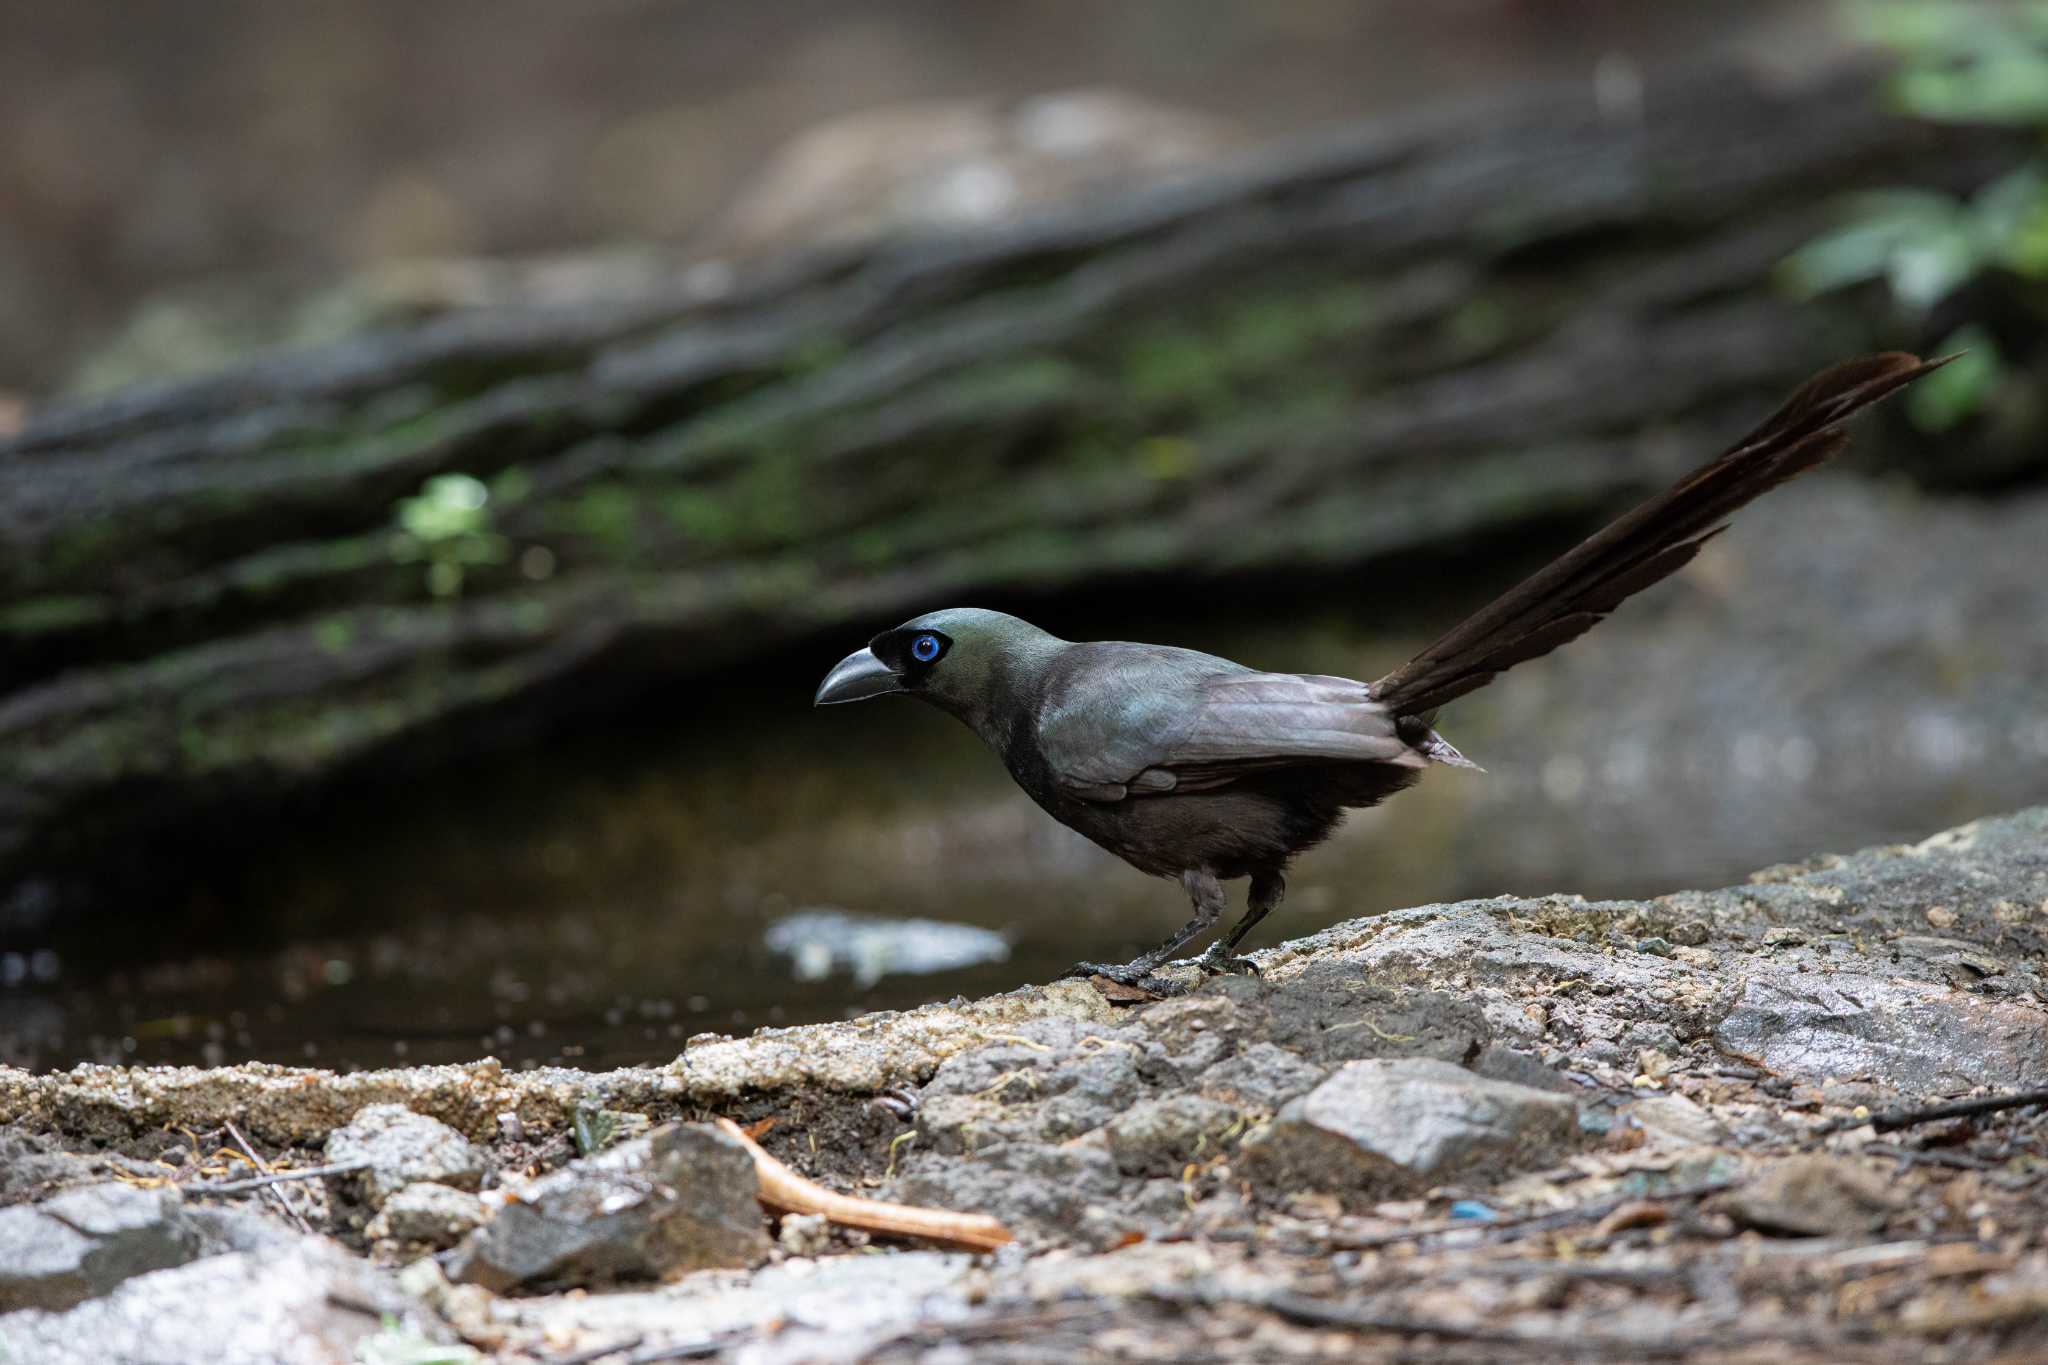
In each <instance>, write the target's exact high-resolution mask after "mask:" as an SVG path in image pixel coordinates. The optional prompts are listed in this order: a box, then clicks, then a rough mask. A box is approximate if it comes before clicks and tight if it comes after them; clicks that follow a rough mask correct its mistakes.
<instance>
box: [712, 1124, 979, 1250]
mask: <svg viewBox="0 0 2048 1365" xmlns="http://www.w3.org/2000/svg"><path fill="white" fill-rule="evenodd" d="M717 1122H718V1126H719V1128H720V1130H721V1131H723V1132H724V1133H725V1134H726V1135H727V1136H728V1137H730V1138H732V1139H733V1140H735V1141H736V1142H739V1143H741V1144H742V1145H744V1146H745V1147H746V1149H747V1151H748V1152H749V1153H751V1154H752V1155H753V1158H754V1173H755V1175H756V1176H758V1177H759V1179H760V1181H761V1196H760V1197H761V1202H762V1203H763V1204H765V1205H767V1206H768V1207H769V1208H771V1209H774V1210H775V1211H777V1212H778V1213H817V1214H823V1215H824V1216H825V1218H826V1219H828V1220H829V1221H831V1222H834V1223H837V1224H839V1225H840V1226H842V1227H849V1228H861V1229H863V1230H864V1231H867V1232H880V1233H885V1234H887V1235H889V1236H892V1237H921V1238H923V1239H924V1240H926V1241H928V1242H944V1243H946V1244H948V1245H950V1246H957V1247H964V1248H966V1249H967V1250H969V1251H994V1250H995V1249H996V1248H997V1247H999V1246H1002V1245H1004V1244H1005V1243H1007V1242H1009V1241H1011V1240H1012V1238H1011V1236H1010V1230H1009V1229H1008V1228H1006V1227H1004V1226H1003V1225H1002V1224H1001V1223H999V1222H997V1221H996V1220H995V1219H993V1218H991V1217H989V1216H988V1215H987V1214H981V1213H954V1212H953V1211H952V1210H950V1209H928V1208H919V1207H916V1206H914V1205H910V1204H885V1203H883V1202H881V1201H880V1200H877V1199H859V1198H855V1197H854V1196H853V1195H850V1194H840V1193H839V1192H838V1191H836V1190H828V1189H826V1188H825V1187H824V1186H823V1185H820V1184H817V1183H816V1182H814V1181H810V1180H806V1179H804V1178H803V1177H802V1176H800V1175H798V1174H797V1173H796V1172H795V1171H792V1170H791V1169H789V1167H787V1166H785V1165H783V1164H782V1163H781V1162H780V1161H777V1160H776V1159H775V1158H774V1157H772V1156H770V1155H768V1153H767V1152H765V1151H763V1150H762V1149H761V1145H760V1144H759V1143H757V1142H755V1141H754V1140H753V1139H752V1138H750V1137H748V1136H747V1134H746V1130H745V1129H743V1128H741V1127H740V1126H739V1125H738V1124H737V1123H734V1122H733V1121H732V1120H731V1119H719V1120H718V1121H717Z"/></svg>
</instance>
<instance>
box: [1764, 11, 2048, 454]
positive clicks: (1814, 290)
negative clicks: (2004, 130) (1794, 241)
mask: <svg viewBox="0 0 2048 1365" xmlns="http://www.w3.org/2000/svg"><path fill="white" fill-rule="evenodd" d="M1848 12H1849V15H1850V19H1851V22H1852V24H1853V25H1854V26H1855V28H1856V30H1857V32H1858V33H1859V34H1860V35H1861V36H1863V37H1866V38H1868V39H1870V40H1872V41H1874V42H1877V43H1879V44H1881V45H1883V46H1885V47H1887V48H1889V49H1891V50H1892V51H1893V52H1894V53H1896V54H1897V56H1898V58H1899V61H1900V68H1899V71H1898V73H1897V75H1896V76H1895V77H1894V80H1893V85H1892V94H1893V98H1894V99H1895V100H1896V101H1897V103H1898V105H1899V107H1900V108H1901V109H1903V110H1904V111H1905V112H1907V113H1909V114H1912V115H1914V116H1915V117H1918V118H1924V119H1927V120H1930V121H1933V122H1943V123H2000V124H2012V125H2017V126H2020V127H2030V128H2038V129H2040V130H2042V131H2043V132H2044V133H2048V0H2014V2H2013V3H1993V2H1991V0H1987V2H1986V3H1983V4H1961V3H1955V2H1954V0H1876V2H1875V3H1862V4H1857V5H1854V6H1852V7H1850V9H1849V11H1848ZM1991 271H2005V272H2009V273H2011V274H2013V275H2016V276H2018V277H2020V278H2022V279H2028V280H2048V153H2037V154H2036V155H2035V156H2034V157H2033V158H2032V159H2031V160H2029V161H2028V162H2027V163H2026V164H2025V165H2022V166H2020V167H2019V168H2018V169H2016V170H2014V171H2012V172H2011V173H2009V174H2007V175H2005V176H2002V177H2001V178H1999V179H1997V180H1995V181H1993V182H1992V183H1991V184H1989V185H1987V186H1985V187H1984V188H1982V189H1981V190H1979V191H1977V192H1976V193H1975V194H1973V195H1970V196H1968V197H1966V198H1959V197H1956V196H1954V195H1949V194H1944V193H1941V192H1939V191H1934V190H1909V189H1899V190H1886V191H1881V192H1878V193H1874V194H1865V195H1859V196H1857V197H1855V198H1853V199H1851V200H1849V201H1848V202H1847V204H1845V206H1844V215H1843V223H1842V225H1841V226H1840V227H1839V228H1836V229H1835V230H1834V231H1832V232H1829V233H1826V234H1825V235H1823V236H1821V237H1818V238H1816V239H1814V240H1813V241H1811V242H1809V243H1807V244H1806V245H1805V246H1804V247H1801V248H1800V249H1799V250H1798V251H1796V252H1794V253H1793V254H1792V255H1791V256H1790V257H1789V258H1787V260H1786V261H1785V264H1784V268H1783V279H1784V281H1785V283H1786V285H1787V286H1788V287H1789V288H1790V289H1792V290H1793V291H1794V292H1795V293H1797V294H1799V295H1801V296H1802V297H1810V296H1812V295H1816V294H1821V293H1825V292H1827V291H1829V290H1834V289H1840V288H1843V287H1845V286H1847V285H1852V284H1861V283H1864V282H1867V281H1872V280H1881V281H1883V282H1884V284H1885V286H1886V287H1887V289H1888V290H1889V291H1890V293H1891V296H1892V298H1893V299H1894V300H1895V301H1896V302H1897V303H1898V305H1899V306H1900V307H1901V308H1903V309H1905V310H1907V311H1908V312H1909V313H1913V314H1916V315H1921V316H1924V315H1926V314H1927V313H1929V312H1930V311H1931V310H1932V309H1933V308H1934V307H1935V306H1936V305H1937V304H1939V303H1941V302H1942V301H1943V300H1944V299H1947V298H1949V297H1950V296H1952V295H1953V294H1954V293H1955V292H1956V291H1957V290H1959V289H1961V288H1962V287H1963V286H1964V285H1966V284H1969V283H1970V282H1972V281H1973V280H1976V279H1978V278H1979V277H1981V276H1983V275H1984V274H1986V273H1988V272H1991ZM1941 349H1942V350H1944V351H1967V352H1968V355H1967V357H1966V358H1965V359H1963V360H1961V361H1958V362H1957V363H1955V364H1953V365H1951V366H1949V367H1948V368H1947V369H1945V370H1942V371H1940V372H1938V373H1936V374H1934V375H1931V376H1929V377H1928V380H1927V382H1925V383H1923V384H1920V385H1918V386H1916V387H1915V389H1914V390H1913V392H1912V393H1911V394H1910V395H1908V411H1909V412H1910V414H1911V416H1912V418H1913V420H1914V422H1915V423H1917V424H1918V425H1919V426H1921V427H1922V428H1923V429H1927V430H1941V429H1944V428H1946V427H1950V426H1953V425H1955V424H1956V423H1957V422H1960V421H1962V420H1964V419H1965V418H1967V417H1969V416H1971V415H1972V414H1973V413H1975V412H1977V411H1979V410H1980V409H1981V407H1982V406H1983V404H1984V402H1985V400H1986V399H1987V398H1988V397H1989V395H1990V394H1991V392H1992V391H1993V390H1994V389H1995V388H1996V387H1997V385H1998V382H1999V380H2000V377H2001V373H2002V370H2003V358H2002V357H2001V355H2000V354H1999V350H1998V347H1997V345H1996V343H1995V342H1994V340H1993V338H1992V336H1991V334H1990V332H1989V331H1988V330H1986V329H1985V328H1984V327H1983V326H1981V325H1980V324H1975V323H1971V324H1966V325H1965V326H1963V327H1961V328H1959V329H1958V330H1957V331H1955V332H1953V333H1951V334H1950V335H1949V336H1948V337H1947V338H1945V339H1944V341H1943V343H1942V346H1941Z"/></svg>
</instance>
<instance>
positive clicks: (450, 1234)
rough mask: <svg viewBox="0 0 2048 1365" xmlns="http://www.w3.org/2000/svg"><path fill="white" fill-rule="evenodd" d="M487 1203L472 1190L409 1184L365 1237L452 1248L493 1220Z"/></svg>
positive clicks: (386, 1206) (381, 1211) (426, 1182)
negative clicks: (486, 1205)
mask: <svg viewBox="0 0 2048 1365" xmlns="http://www.w3.org/2000/svg"><path fill="white" fill-rule="evenodd" d="M490 1216H491V1215H490V1210H489V1209H487V1208H485V1207H484V1201H483V1200H481V1199H479V1198H477V1196H475V1195H474V1194H471V1193H470V1192H469V1191H468V1190H458V1189H456V1188H455V1187H454V1186H452V1185H437V1184H435V1183H434V1182H432V1181H430V1180H422V1181H418V1182H416V1183H414V1184H411V1185H407V1186H406V1187H405V1188H404V1189H402V1190H400V1191H398V1193H396V1194H394V1195H392V1196H391V1197H390V1198H389V1199H387V1200H385V1201H384V1207H383V1208H381V1209H379V1210H378V1211H377V1216H376V1217H375V1218H372V1219H371V1220H370V1224H369V1226H368V1227H366V1228H364V1229H363V1235H364V1236H365V1237H368V1238H369V1239H370V1240H371V1241H373V1242H384V1241H390V1242H399V1243H402V1244H405V1245H409V1246H426V1247H433V1248H434V1249H436V1250H439V1249H441V1248H443V1247H452V1246H454V1245H455V1244H456V1243H457V1242H459V1241H461V1240H462V1239H463V1237H464V1236H466V1235H467V1234H469V1233H470V1232H472V1231H474V1230H475V1229H477V1228H480V1227H482V1226H483V1225H484V1224H485V1223H487V1222H489V1221H490Z"/></svg>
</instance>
